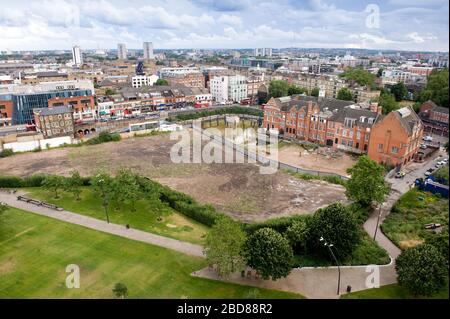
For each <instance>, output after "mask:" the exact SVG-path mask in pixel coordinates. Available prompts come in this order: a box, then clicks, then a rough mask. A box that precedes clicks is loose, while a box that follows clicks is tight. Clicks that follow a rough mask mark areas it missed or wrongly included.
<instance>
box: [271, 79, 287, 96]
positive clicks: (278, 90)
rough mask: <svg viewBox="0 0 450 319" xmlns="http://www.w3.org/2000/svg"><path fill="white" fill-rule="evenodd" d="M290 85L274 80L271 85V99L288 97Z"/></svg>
mask: <svg viewBox="0 0 450 319" xmlns="http://www.w3.org/2000/svg"><path fill="white" fill-rule="evenodd" d="M288 90H289V85H288V83H287V82H286V81H283V80H272V81H270V84H269V97H275V98H277V97H282V96H287V95H288Z"/></svg>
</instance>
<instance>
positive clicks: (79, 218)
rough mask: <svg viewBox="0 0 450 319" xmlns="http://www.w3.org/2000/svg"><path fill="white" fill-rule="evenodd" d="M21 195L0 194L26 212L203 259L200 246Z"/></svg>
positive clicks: (7, 201)
mask: <svg viewBox="0 0 450 319" xmlns="http://www.w3.org/2000/svg"><path fill="white" fill-rule="evenodd" d="M18 195H20V194H9V193H6V192H0V201H1V202H5V203H6V204H8V205H9V206H11V207H16V208H20V209H23V210H26V211H30V212H33V213H36V214H39V215H43V216H47V217H50V218H55V219H58V220H62V221H65V222H68V223H72V224H76V225H80V226H84V227H87V228H91V229H95V230H98V231H101V232H104V233H108V234H113V235H117V236H121V237H125V238H129V239H133V240H137V241H140V242H144V243H147V244H152V245H156V246H161V247H165V248H169V249H173V250H176V251H179V252H181V253H184V254H188V255H193V256H199V257H203V247H202V246H200V245H195V244H191V243H187V242H184V241H180V240H176V239H172V238H168V237H164V236H159V235H155V234H152V233H149V232H145V231H141V230H137V229H131V228H130V229H126V227H125V226H124V225H118V224H112V223H109V224H108V223H107V222H106V221H102V220H100V219H96V218H92V217H88V216H84V215H80V214H75V213H72V212H69V211H66V210H63V211H56V210H53V209H50V208H46V207H42V206H36V205H33V204H30V203H26V202H23V201H19V200H17V196H18Z"/></svg>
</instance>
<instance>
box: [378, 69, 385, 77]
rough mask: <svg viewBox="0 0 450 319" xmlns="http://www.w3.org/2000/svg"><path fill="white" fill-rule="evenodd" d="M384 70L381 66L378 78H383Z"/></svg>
mask: <svg viewBox="0 0 450 319" xmlns="http://www.w3.org/2000/svg"><path fill="white" fill-rule="evenodd" d="M383 71H384V70H383V68H379V69H378V72H377V77H378V78H381V77H382V76H383Z"/></svg>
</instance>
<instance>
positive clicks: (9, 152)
mask: <svg viewBox="0 0 450 319" xmlns="http://www.w3.org/2000/svg"><path fill="white" fill-rule="evenodd" d="M11 155H14V152H13V150H10V149H4V150H3V151H1V152H0V157H8V156H11Z"/></svg>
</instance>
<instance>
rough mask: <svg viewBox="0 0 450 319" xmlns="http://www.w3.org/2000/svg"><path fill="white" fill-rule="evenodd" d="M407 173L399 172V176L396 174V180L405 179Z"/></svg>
mask: <svg viewBox="0 0 450 319" xmlns="http://www.w3.org/2000/svg"><path fill="white" fill-rule="evenodd" d="M405 175H406V173H405V172H397V174H395V178H403V177H405Z"/></svg>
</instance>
